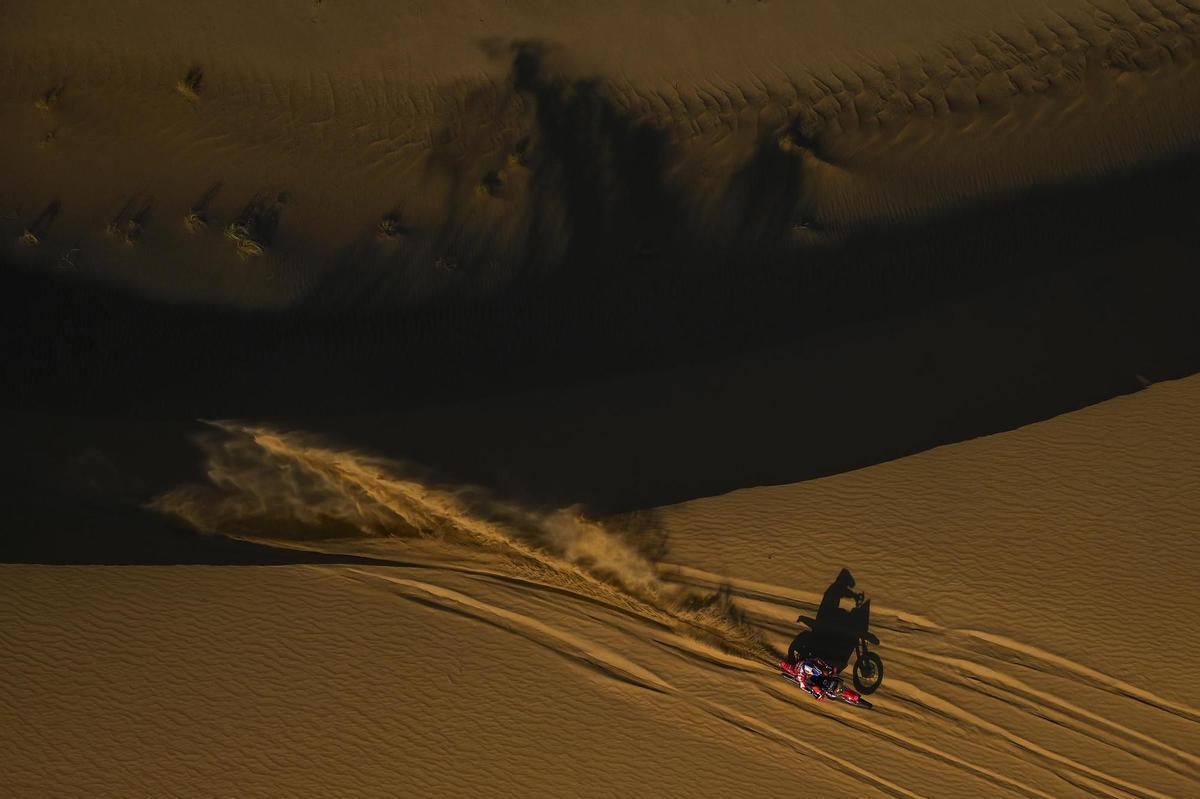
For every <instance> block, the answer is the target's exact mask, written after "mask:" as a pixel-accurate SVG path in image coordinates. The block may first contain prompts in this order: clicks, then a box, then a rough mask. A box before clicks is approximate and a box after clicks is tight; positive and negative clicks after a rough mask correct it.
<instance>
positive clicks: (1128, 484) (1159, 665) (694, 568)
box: [0, 378, 1200, 797]
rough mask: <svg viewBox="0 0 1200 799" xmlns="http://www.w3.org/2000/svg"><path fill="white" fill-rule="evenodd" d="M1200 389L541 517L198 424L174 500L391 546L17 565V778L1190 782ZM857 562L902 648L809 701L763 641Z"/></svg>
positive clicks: (8, 707) (317, 786)
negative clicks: (869, 458)
mask: <svg viewBox="0 0 1200 799" xmlns="http://www.w3.org/2000/svg"><path fill="white" fill-rule="evenodd" d="M1198 392H1200V381H1197V379H1196V378H1190V379H1188V380H1183V381H1178V382H1174V383H1167V384H1161V385H1156V386H1153V387H1151V388H1149V389H1147V390H1146V391H1143V392H1141V393H1138V394H1136V395H1132V396H1128V397H1125V398H1121V399H1118V400H1114V401H1111V402H1108V403H1104V404H1103V405H1100V406H1096V407H1093V408H1090V409H1087V410H1084V411H1080V412H1078V413H1074V414H1070V415H1067V416H1064V417H1060V418H1057V419H1054V420H1051V421H1048V422H1045V423H1042V424H1038V425H1033V426H1031V427H1028V428H1023V429H1021V430H1017V431H1014V432H1010V433H1005V434H1000V435H996V436H992V437H988V438H982V439H976V440H973V441H968V442H965V443H962V444H957V445H952V446H948V447H943V448H940V449H936V450H932V451H930V452H927V453H924V454H921V455H917V456H914V457H910V458H906V459H903V460H899V461H893V462H890V463H885V464H882V465H879V466H875V467H871V468H868V469H864V470H861V471H858V472H852V473H847V474H843V475H838V476H834V477H829V478H825V479H822V480H816V481H812V482H808V483H801V484H796V485H791V486H779V487H775V488H762V489H750V490H745V491H741V492H736V493H733V494H729V495H726V496H722V497H714V498H711V499H705V500H698V501H695V502H690V503H687V504H684V505H680V506H674V507H670V508H664V509H662V510H661V512H660V513H659V514H658V515H659V517H660V524H659V525H658V526H655V525H653V524H642V525H641V526H638V525H636V524H633V523H631V521H630V520H628V519H625V520H622V519H613V520H610V521H609V522H607V523H605V524H598V523H595V522H592V521H588V520H586V519H581V518H579V517H578V516H577V515H575V514H572V513H570V512H555V513H534V512H532V511H529V510H525V509H521V508H516V507H513V506H511V505H507V504H506V503H504V502H501V501H498V500H496V499H494V498H489V497H488V496H487V495H485V494H483V493H482V492H479V491H472V490H465V489H455V488H449V487H446V486H438V485H436V484H432V483H429V482H426V481H424V480H422V479H420V478H419V477H418V476H417V475H416V473H415V472H414V471H413V470H412V469H411V468H410V467H404V466H402V465H400V464H396V463H392V462H388V461H385V460H381V459H378V458H372V457H370V456H367V455H364V454H360V453H353V452H348V451H339V450H335V449H330V448H328V447H325V446H322V445H321V444H320V442H319V440H318V439H315V438H313V437H312V436H306V435H302V434H298V433H286V432H273V431H270V430H267V429H265V428H256V427H246V426H233V425H230V426H226V428H225V429H224V430H223V431H219V434H214V435H213V436H212V437H211V438H210V439H208V442H207V444H206V447H207V457H208V472H209V482H208V483H206V484H204V485H196V486H180V487H179V488H178V489H177V490H175V491H173V492H171V493H169V494H167V495H165V496H163V497H162V498H160V500H159V503H158V504H159V507H160V508H161V509H163V510H168V511H170V512H172V513H174V514H176V515H178V516H180V517H182V518H185V519H188V520H190V521H191V522H192V523H193V524H194V525H195V526H197V527H200V528H202V529H203V528H213V529H226V530H232V531H241V532H243V533H245V532H248V531H253V530H258V531H259V532H260V533H261V532H262V531H264V530H265V529H268V528H269V529H271V530H274V532H275V534H276V536H277V538H278V536H283V535H286V536H288V537H289V538H288V540H287V541H285V542H282V543H286V544H287V545H288V546H291V547H296V546H301V547H318V548H321V549H326V550H331V551H340V552H343V553H349V552H353V553H355V554H357V555H366V556H370V557H373V558H376V559H377V561H376V562H374V563H363V562H357V563H345V564H343V565H336V564H319V565H290V566H289V565H284V566H279V567H270V568H268V567H255V566H222V567H196V566H175V567H156V568H148V567H108V568H105V567H45V566H5V567H3V579H2V580H0V592H2V593H3V600H2V601H0V614H2V615H0V631H2V632H0V634H2V635H3V639H2V640H3V647H2V648H0V675H2V676H0V730H2V731H3V732H2V733H0V735H3V741H2V743H3V747H2V751H3V753H4V754H3V771H4V773H5V780H6V784H7V787H8V789H9V793H10V795H15V796H21V797H24V796H29V797H35V796H36V797H43V796H162V795H187V796H194V795H206V796H225V795H238V796H278V795H289V796H326V795H331V794H336V795H343V796H385V795H396V794H397V793H411V792H417V793H421V794H422V795H462V794H463V793H466V792H478V791H489V792H496V791H499V792H502V793H506V794H513V795H528V794H534V795H563V794H571V795H587V796H611V795H679V796H683V795H688V796H695V795H713V794H720V795H731V796H755V795H762V794H764V793H776V792H778V791H779V790H781V789H782V788H784V787H787V788H789V789H800V790H803V791H805V792H807V793H815V794H818V795H829V796H851V795H853V796H862V795H870V796H990V795H1004V796H1011V795H1016V796H1030V797H1035V796H1036V797H1048V796H1053V797H1060V796H1085V795H1087V796H1109V797H1127V796H1139V797H1161V796H1172V797H1174V796H1186V795H1188V794H1189V793H1190V792H1192V790H1193V789H1194V788H1195V785H1196V784H1197V778H1198V777H1200V747H1198V742H1200V732H1198V731H1200V726H1198V725H1200V709H1198V708H1197V705H1198V704H1200V697H1198V695H1197V693H1196V691H1195V688H1194V686H1193V684H1192V682H1191V681H1190V680H1189V678H1188V675H1187V674H1186V671H1187V670H1186V669H1183V670H1181V669H1180V668H1179V665H1180V664H1189V663H1195V662H1197V643H1196V639H1195V637H1194V633H1195V630H1194V624H1193V623H1192V622H1191V619H1192V618H1193V616H1194V615H1195V613H1196V611H1197V610H1198V608H1197V607H1196V598H1195V595H1194V592H1188V591H1186V588H1185V587H1186V586H1188V585H1190V582H1191V575H1192V574H1193V573H1194V571H1195V568H1196V565H1197V563H1198V562H1200V552H1198V551H1197V548H1196V547H1197V544H1196V540H1195V537H1194V524H1195V520H1196V519H1197V518H1198V517H1200V508H1198V507H1197V506H1196V496H1195V492H1194V491H1193V490H1191V487H1192V486H1194V485H1196V484H1197V483H1198V482H1200V460H1198V458H1197V453H1198V452H1200V446H1198V445H1197V442H1198V441H1200V429H1197V420H1196V415H1195V408H1196V407H1197V398H1198ZM321 530H324V531H326V532H328V531H332V530H338V531H341V533H342V534H344V533H345V532H347V531H356V535H355V537H353V538H342V539H340V540H329V539H314V538H313V537H312V536H313V535H314V532H320V531H321ZM664 532H665V533H666V544H665V548H664V539H663V533H664ZM664 553H665V554H664ZM297 554H298V555H299V554H303V553H301V552H299V551H297ZM841 566H849V567H851V568H852V569H853V570H854V571H855V574H856V576H857V577H858V580H859V586H860V587H861V588H864V589H866V590H867V591H869V592H870V593H871V594H872V596H873V602H874V609H873V629H874V631H875V632H876V634H877V635H878V636H879V638H880V639H881V644H880V646H879V647H878V651H879V652H880V653H881V654H882V656H883V657H884V659H885V663H886V668H887V674H886V679H885V683H884V687H883V689H882V690H881V691H880V692H879V693H878V694H876V696H875V698H876V699H877V702H876V710H875V711H873V712H870V713H867V712H862V711H856V710H854V709H851V708H847V707H844V706H836V707H834V706H828V705H821V704H818V703H816V702H814V701H813V700H811V699H807V698H805V697H804V696H802V695H801V694H800V693H799V692H798V691H797V690H796V689H795V688H794V687H792V686H789V685H788V684H787V683H785V682H784V681H782V680H781V679H779V677H778V676H777V675H776V674H775V673H774V670H773V668H772V663H771V661H772V657H773V650H778V649H780V648H782V647H784V646H785V645H786V643H787V641H788V640H789V638H790V637H791V635H792V634H793V633H794V632H795V630H796V625H795V623H794V618H795V616H796V614H797V613H798V612H807V613H811V612H812V609H813V608H814V607H815V605H816V603H817V601H818V599H819V594H820V591H821V590H822V589H823V588H824V586H825V584H826V582H828V580H829V579H831V578H832V577H833V575H834V574H835V573H836V571H837V569H838V568H840V567H841ZM721 586H725V589H724V590H723V591H722V590H718V589H719V588H720V587H721Z"/></svg>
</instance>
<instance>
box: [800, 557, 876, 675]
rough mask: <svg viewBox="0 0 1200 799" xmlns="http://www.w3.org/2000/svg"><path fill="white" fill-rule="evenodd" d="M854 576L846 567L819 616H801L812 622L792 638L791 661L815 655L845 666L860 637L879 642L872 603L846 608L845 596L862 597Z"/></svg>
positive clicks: (824, 597) (823, 597) (825, 597)
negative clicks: (872, 616)
mask: <svg viewBox="0 0 1200 799" xmlns="http://www.w3.org/2000/svg"><path fill="white" fill-rule="evenodd" d="M854 588H855V583H854V577H853V575H851V573H850V570H849V569H845V568H844V569H842V570H841V571H840V572H839V573H838V575H837V577H835V578H834V580H833V582H831V583H830V584H829V585H828V587H826V589H825V591H824V593H823V594H822V595H821V604H820V605H819V606H818V607H817V615H816V618H810V617H807V616H801V617H800V618H798V619H797V622H800V623H803V624H805V625H807V626H808V629H807V630H803V631H802V632H800V633H799V634H797V635H796V637H795V638H794V639H792V642H791V644H789V645H788V652H787V657H788V660H789V661H791V662H795V661H796V660H798V659H802V658H809V657H815V658H820V659H821V660H824V661H825V662H826V663H828V664H830V665H831V666H834V667H835V668H837V669H839V670H841V669H845V668H846V666H847V665H849V663H850V657H851V655H853V654H854V652H855V647H856V645H857V643H858V641H859V639H863V640H866V641H867V642H868V643H870V644H872V645H878V644H879V639H878V638H877V637H876V636H875V634H874V633H872V632H871V630H870V626H871V620H870V618H871V617H870V605H869V603H867V604H862V603H860V602H858V601H856V602H855V606H854V607H853V608H843V607H842V603H843V600H846V599H852V600H853V599H856V598H857V599H858V600H861V599H862V596H861V594H856V593H855V591H854Z"/></svg>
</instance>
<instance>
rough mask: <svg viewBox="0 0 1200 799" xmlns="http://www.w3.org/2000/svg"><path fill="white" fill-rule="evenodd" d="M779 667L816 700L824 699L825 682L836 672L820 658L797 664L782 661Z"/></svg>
mask: <svg viewBox="0 0 1200 799" xmlns="http://www.w3.org/2000/svg"><path fill="white" fill-rule="evenodd" d="M779 665H780V667H781V668H782V669H783V670H784V671H785V672H787V673H788V674H790V675H791V676H792V677H793V678H794V679H795V680H796V682H798V683H799V684H800V687H801V688H803V689H804V690H805V691H808V692H809V693H810V694H812V695H813V696H815V697H816V698H817V699H824V698H825V697H826V695H827V694H828V689H827V688H826V687H825V680H826V679H828V678H829V677H833V676H834V675H836V674H837V670H836V669H834V668H833V667H832V666H830V665H829V664H828V663H826V662H825V661H823V660H821V659H820V658H805V659H803V660H801V661H799V662H797V663H789V662H788V661H786V660H785V661H783V662H781V663H780V664H779Z"/></svg>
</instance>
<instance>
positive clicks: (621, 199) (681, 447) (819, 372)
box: [0, 43, 1200, 512]
mask: <svg viewBox="0 0 1200 799" xmlns="http://www.w3.org/2000/svg"><path fill="white" fill-rule="evenodd" d="M544 59H545V52H544V48H541V47H540V46H537V45H533V44H529V43H526V44H522V45H518V46H517V48H516V50H515V51H514V53H513V71H512V83H513V90H514V91H516V92H519V93H522V94H524V95H527V96H528V97H530V98H532V100H533V102H534V104H535V107H536V108H535V117H536V130H535V131H534V133H533V135H532V138H531V142H530V143H529V146H528V150H527V151H525V152H524V154H523V157H527V158H528V169H530V170H531V171H532V172H533V173H534V179H533V180H532V181H531V185H533V186H534V189H533V191H534V192H535V193H536V192H541V193H542V194H541V199H536V200H535V201H534V206H535V208H536V207H538V206H537V203H539V202H541V203H546V204H548V205H555V206H561V207H562V208H563V209H565V218H567V219H568V220H569V224H568V226H567V227H568V228H569V230H570V236H569V239H568V241H567V244H566V249H565V252H566V253H567V255H566V256H565V257H564V267H563V268H559V269H556V270H553V271H552V272H551V273H550V274H548V275H545V274H543V275H539V274H534V273H532V272H531V273H528V274H525V275H524V276H523V277H522V278H521V279H519V280H516V281H514V282H513V283H511V284H510V285H508V286H507V287H505V288H503V289H501V290H498V291H497V292H495V293H494V294H491V295H488V296H480V297H458V298H453V297H447V298H444V299H440V300H437V301H431V302H427V303H425V304H423V305H420V306H418V307H407V308H397V307H380V306H379V305H377V304H374V303H372V302H371V301H370V299H371V295H372V294H378V293H380V287H379V286H378V285H377V284H376V283H363V284H355V285H353V286H351V288H350V289H348V290H345V291H339V289H342V288H345V287H344V286H339V285H338V281H339V280H340V279H341V278H340V277H339V274H341V272H340V271H339V270H337V269H334V270H332V271H331V273H330V274H331V277H330V278H329V279H328V280H329V282H328V284H326V285H322V286H318V287H317V290H316V291H315V292H314V299H313V301H312V302H310V303H309V304H307V305H305V306H304V307H302V308H299V309H293V310H291V311H286V312H258V313H239V312H233V311H222V310H214V309H208V308H200V307H180V306H169V305H165V304H157V303H154V302H151V301H148V300H143V299H139V298H136V297H133V296H131V295H128V294H125V293H122V292H120V291H118V290H115V289H111V288H104V287H101V286H98V285H92V284H87V283H84V282H81V281H77V280H66V279H62V278H56V277H54V276H51V275H50V274H48V273H46V272H39V271H36V270H30V269H24V268H11V269H4V270H3V272H2V273H0V280H2V282H3V284H4V285H3V287H2V288H0V315H2V316H3V319H4V322H3V327H4V331H3V332H4V340H3V344H2V345H0V346H2V350H0V358H2V363H0V368H2V369H3V372H4V374H5V376H6V379H5V380H4V381H0V403H3V404H4V405H7V406H9V407H12V408H20V409H37V410H41V411H45V412H48V413H53V414H74V415H83V416H93V417H105V416H112V417H126V418H133V419H138V418H141V419H165V420H171V419H176V420H185V419H195V418H257V419H265V420H286V421H287V422H288V423H290V424H293V425H294V426H297V427H301V428H306V429H310V430H312V431H314V432H318V433H322V432H324V433H328V434H331V435H332V436H333V437H335V438H337V439H340V440H341V441H343V442H345V443H346V444H347V445H350V446H358V447H362V448H364V449H367V450H372V451H376V452H380V453H381V454H385V455H391V456H395V457H400V458H404V459H407V460H411V461H414V462H417V463H421V464H424V465H426V466H429V467H430V468H432V469H435V470H437V471H438V472H439V473H441V474H443V475H445V476H446V478H447V479H450V480H456V481H458V480H461V481H464V482H474V483H481V484H484V485H487V486H490V487H493V488H498V489H500V490H501V491H503V492H505V493H508V494H511V495H514V496H516V497H519V498H521V499H524V500H526V501H528V502H531V503H534V504H542V503H547V504H556V505H561V504H568V503H575V502H583V503H585V504H586V505H588V506H590V507H591V508H592V509H593V510H594V511H597V512H607V511H620V510H626V509H630V508H639V507H647V506H653V505H659V504H663V503H669V502H675V501H680V500H685V499H688V498H692V497H696V496H702V495H710V494H714V493H719V492H723V491H728V490H732V489H736V488H740V487H744V486H751V485H760V484H764V483H784V482H793V481H797V480H804V479H809V478H813V477H817V476H821V475H827V474H832V473H836V472H839V471H844V470H847V469H853V468H857V467H861V466H865V465H869V464H872V463H877V462H880V461H883V460H888V459H892V458H896V457H900V456H903V455H906V454H910V453H913V452H917V451H920V450H923V449H927V448H929V447H932V446H936V445H938V444H943V443H948V442H952V441H957V440H962V439H965V438H970V437H973V436H978V435H982V434H986V433H991V432H995V431H999V430H1005V429H1010V428H1013V427H1017V426H1020V425H1023V424H1027V423H1029V422H1032V421H1036V420H1040V419H1045V418H1048V417H1050V416H1053V415H1056V414H1059V413H1063V412H1066V411H1070V410H1073V409H1077V408H1080V407H1083V406H1085V405H1089V404H1092V403H1095V402H1099V401H1102V400H1104V399H1108V398H1110V397H1113V396H1116V395H1119V394H1122V393H1127V392H1130V391H1134V390H1137V389H1138V388H1140V387H1141V385H1142V384H1143V383H1144V382H1146V381H1149V382H1154V381H1157V380H1162V379H1167V378H1173V377H1179V376H1183V375H1187V374H1191V373H1193V372H1196V371H1197V370H1200V314H1198V313H1197V310H1196V303H1195V299H1194V298H1195V297H1197V296H1200V270H1197V269H1195V267H1194V265H1193V262H1194V260H1195V254H1196V252H1197V251H1200V228H1198V227H1197V224H1196V223H1197V219H1200V199H1198V197H1197V195H1196V193H1195V191H1194V187H1195V185H1197V181H1198V180H1200V156H1198V155H1197V154H1195V153H1193V154H1191V155H1189V156H1186V157H1181V158H1177V159H1175V160H1172V161H1168V162H1164V163H1160V164H1158V165H1155V166H1152V167H1147V168H1143V169H1141V170H1139V171H1137V172H1132V173H1128V174H1121V175H1113V176H1108V177H1106V178H1104V179H1097V180H1089V181H1080V182H1075V183H1072V184H1069V185H1062V186H1055V187H1043V188H1041V189H1038V190H1036V191H1029V192H1025V193H1023V194H1020V195H1014V196H1011V197H1007V198H1003V199H1000V200H996V201H993V202H991V203H989V204H987V205H983V206H979V207H973V208H969V209H962V210H959V211H958V212H956V213H954V214H947V215H945V216H941V217H938V218H935V219H929V220H925V221H923V222H921V223H919V224H918V223H913V224H911V225H908V226H904V227H897V228H889V229H879V230H874V231H862V232H859V233H857V234H856V235H855V236H854V237H853V238H850V239H848V240H846V241H845V243H844V244H843V245H842V246H840V247H838V248H836V249H831V250H828V251H824V250H822V251H816V250H814V251H812V252H802V251H798V250H797V248H796V246H795V242H793V241H791V240H790V239H788V240H786V241H784V240H782V239H784V238H787V237H786V233H787V228H788V226H789V224H790V222H791V221H794V220H790V219H789V217H788V215H787V214H785V213H784V206H787V207H788V213H794V209H792V208H791V206H789V205H788V203H789V202H790V203H792V204H794V203H795V200H796V197H797V196H798V195H797V192H798V191H799V186H800V181H801V179H802V177H803V176H802V174H801V173H800V171H799V169H798V167H797V166H796V165H795V163H794V159H792V157H791V156H790V155H788V154H787V153H784V152H783V151H782V150H780V149H779V147H778V145H777V143H776V142H771V141H766V142H764V144H763V145H762V147H761V148H760V151H759V153H758V154H757V155H756V156H755V158H754V159H752V160H751V162H750V163H748V164H747V165H746V167H745V169H744V170H743V171H742V173H741V174H740V175H739V177H738V178H737V179H736V180H735V181H734V182H733V183H732V184H731V186H730V187H729V190H728V192H727V193H726V194H725V195H723V201H724V202H725V203H726V204H727V205H728V206H729V207H728V219H729V220H730V224H729V227H730V228H731V229H737V230H742V228H745V230H742V232H741V235H742V236H743V238H741V239H737V238H732V239H730V240H729V241H728V242H727V243H726V242H722V245H721V246H715V247H711V248H705V247H702V246H697V245H696V244H695V242H697V241H703V240H704V239H702V237H700V236H698V232H697V231H693V230H688V229H687V227H686V225H687V224H688V223H687V222H686V221H685V220H686V215H685V214H682V213H681V210H680V202H679V199H678V198H677V197H675V196H674V195H673V194H672V192H671V191H670V190H668V189H667V188H665V186H666V184H667V182H666V181H665V179H664V172H665V170H666V169H667V167H666V164H665V160H666V155H665V154H664V142H663V140H662V138H661V134H660V133H659V132H657V131H655V130H654V129H652V128H649V127H646V126H644V125H641V124H638V123H635V122H633V121H631V120H629V119H627V118H625V117H623V116H622V114H621V113H620V111H619V109H618V108H617V107H616V106H615V105H614V104H613V103H612V102H611V101H610V100H609V99H607V98H606V97H605V96H604V93H603V92H602V91H601V90H600V89H599V88H598V87H597V85H596V84H594V83H591V82H589V81H587V80H577V79H563V78H559V77H557V76H555V75H554V74H552V73H550V72H549V71H548V70H547V68H546V66H545V63H544ZM478 177H479V176H474V177H470V176H468V177H467V178H464V179H470V180H475V179H478ZM280 207H281V203H280V202H279V201H276V202H274V203H268V202H266V201H265V200H263V201H261V202H258V203H257V204H256V203H254V202H252V203H251V204H250V205H249V206H247V210H246V212H245V214H250V215H251V216H252V218H253V221H254V223H255V226H256V227H257V228H260V230H258V233H259V235H261V236H263V238H264V239H269V238H270V235H269V234H270V232H271V231H272V230H273V228H274V226H275V225H276V224H277V223H278V214H279V209H280ZM384 210H386V209H380V210H379V213H383V212H384ZM417 233H419V234H422V235H423V234H424V232H423V231H418V232H417ZM435 235H437V236H441V237H442V238H441V239H440V240H442V241H444V242H446V243H447V246H449V245H450V244H453V245H454V247H455V248H457V249H459V250H462V251H466V252H468V253H473V252H474V250H473V249H472V248H476V247H477V246H478V245H477V243H476V242H473V241H470V240H469V233H462V232H459V231H454V232H453V236H451V235H450V233H448V232H444V231H443V232H438V233H436V234H435ZM731 235H732V234H731ZM413 237H414V238H415V237H416V234H414V236H413ZM456 237H457V238H456ZM719 238H720V237H718V239H719ZM404 243H405V242H400V243H399V244H397V246H399V245H400V244H404ZM393 244H394V243H393V242H381V241H380V240H379V239H378V237H377V236H376V231H373V230H372V231H364V233H363V238H362V241H360V242H358V243H356V245H355V246H354V247H352V248H351V250H350V253H349V255H350V256H353V257H360V258H363V257H369V258H373V259H377V260H378V261H379V262H380V264H383V265H387V264H389V263H390V262H391V259H392V258H393V256H391V255H389V254H387V252H386V247H390V246H393ZM528 244H529V245H530V246H532V245H533V244H534V241H533V240H532V239H531V240H530V241H529V242H528ZM742 244H745V247H744V248H743V247H742V246H741V245H742ZM14 262H15V258H14ZM325 291H328V293H329V294H330V295H336V296H337V297H338V298H339V302H338V303H337V305H336V307H334V306H332V305H330V306H322V305H321V303H320V302H318V300H319V299H320V296H321V295H322V294H323V293H324V292H325ZM504 395H507V396H504Z"/></svg>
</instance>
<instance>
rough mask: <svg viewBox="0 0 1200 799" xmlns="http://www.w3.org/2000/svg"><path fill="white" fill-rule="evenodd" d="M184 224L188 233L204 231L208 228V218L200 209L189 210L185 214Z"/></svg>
mask: <svg viewBox="0 0 1200 799" xmlns="http://www.w3.org/2000/svg"><path fill="white" fill-rule="evenodd" d="M183 226H184V228H185V229H186V230H187V232H188V233H202V232H203V231H205V230H207V229H208V219H207V218H206V217H205V216H204V214H203V213H201V212H200V211H195V210H193V211H188V212H187V213H186V214H184V215H183Z"/></svg>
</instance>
